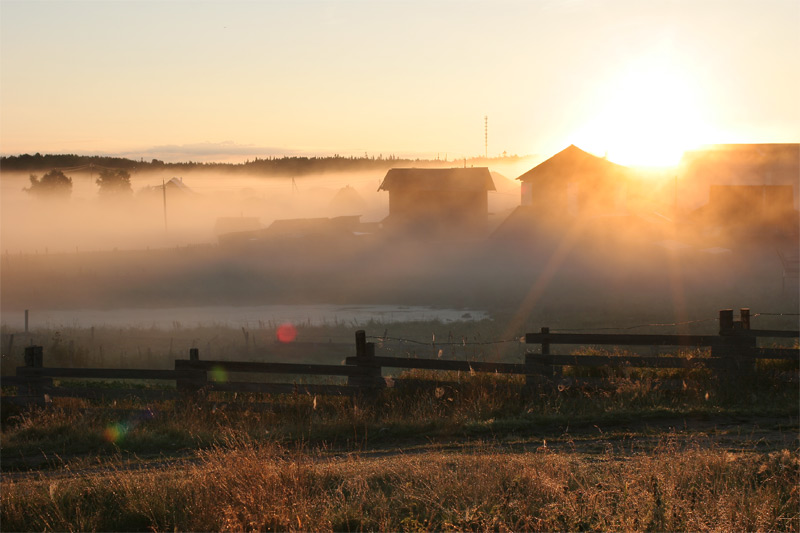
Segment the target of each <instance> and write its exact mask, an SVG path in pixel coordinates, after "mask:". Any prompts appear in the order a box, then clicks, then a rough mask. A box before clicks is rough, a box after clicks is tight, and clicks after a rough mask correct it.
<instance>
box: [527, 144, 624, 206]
mask: <svg viewBox="0 0 800 533" xmlns="http://www.w3.org/2000/svg"><path fill="white" fill-rule="evenodd" d="M631 177H632V171H631V170H630V169H629V168H628V167H624V166H622V165H618V164H616V163H612V162H611V161H608V160H607V159H605V158H602V157H597V156H595V155H592V154H590V153H588V152H585V151H583V150H581V149H580V148H578V147H577V146H575V145H574V144H572V145H570V146H568V147H567V148H565V149H564V150H562V151H560V152H558V153H557V154H556V155H554V156H553V157H551V158H550V159H548V160H546V161H544V162H543V163H540V164H539V165H537V166H536V167H534V168H532V169H531V170H529V171H528V172H526V173H524V174H522V175H521V176H520V177H518V178H517V179H518V180H520V181H521V182H522V190H521V204H522V205H523V206H533V207H535V208H537V209H539V210H542V211H544V212H546V213H557V214H568V215H579V214H580V215H584V214H588V215H597V214H611V213H619V212H623V211H625V207H626V205H625V204H626V198H627V189H628V185H629V182H630V179H631Z"/></svg>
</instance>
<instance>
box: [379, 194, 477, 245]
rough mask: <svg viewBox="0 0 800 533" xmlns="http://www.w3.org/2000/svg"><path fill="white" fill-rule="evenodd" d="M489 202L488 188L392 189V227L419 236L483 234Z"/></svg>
mask: <svg viewBox="0 0 800 533" xmlns="http://www.w3.org/2000/svg"><path fill="white" fill-rule="evenodd" d="M488 215H489V203H488V197H487V194H486V191H452V190H442V191H415V190H393V191H390V192H389V220H388V221H387V226H388V229H391V230H394V231H400V232H405V233H409V234H414V235H417V236H426V235H427V236H431V237H433V238H442V237H470V236H483V235H485V233H486V230H487V224H488Z"/></svg>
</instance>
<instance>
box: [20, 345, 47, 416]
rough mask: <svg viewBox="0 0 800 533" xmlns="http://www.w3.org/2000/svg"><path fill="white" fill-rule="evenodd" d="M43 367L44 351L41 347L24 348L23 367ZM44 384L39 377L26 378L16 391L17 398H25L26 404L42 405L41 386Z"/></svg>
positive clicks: (42, 379)
mask: <svg viewBox="0 0 800 533" xmlns="http://www.w3.org/2000/svg"><path fill="white" fill-rule="evenodd" d="M43 366H44V351H43V348H42V347H41V346H26V347H25V367H26V368H42V367H43ZM44 384H45V380H44V378H42V377H41V376H30V375H29V376H28V379H27V383H26V384H24V385H20V386H19V387H18V389H17V394H18V395H19V396H23V397H25V401H26V402H30V403H44V396H43V393H42V386H43V385H44Z"/></svg>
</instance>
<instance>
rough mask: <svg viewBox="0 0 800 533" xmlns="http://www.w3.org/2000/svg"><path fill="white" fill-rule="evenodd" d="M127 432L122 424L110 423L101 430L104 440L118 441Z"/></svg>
mask: <svg viewBox="0 0 800 533" xmlns="http://www.w3.org/2000/svg"><path fill="white" fill-rule="evenodd" d="M127 432H128V428H126V427H125V426H124V425H123V424H111V425H109V426H108V427H106V429H105V430H104V431H103V439H105V441H106V442H119V441H120V440H121V439H122V438H123V437H124V436H125V433H127Z"/></svg>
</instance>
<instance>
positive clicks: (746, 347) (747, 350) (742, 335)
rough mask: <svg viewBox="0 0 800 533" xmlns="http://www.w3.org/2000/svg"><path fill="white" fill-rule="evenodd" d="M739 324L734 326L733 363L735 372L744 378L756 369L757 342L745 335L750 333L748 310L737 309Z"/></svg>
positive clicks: (744, 308) (754, 338)
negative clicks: (735, 368)
mask: <svg viewBox="0 0 800 533" xmlns="http://www.w3.org/2000/svg"><path fill="white" fill-rule="evenodd" d="M739 316H740V319H739V322H738V323H737V324H736V326H738V327H736V328H735V336H736V345H735V348H734V350H735V352H734V361H735V363H736V367H737V371H738V372H739V373H740V375H741V376H746V375H747V374H748V373H749V374H752V372H753V371H755V369H756V359H755V353H754V352H755V350H754V348H755V347H756V345H757V343H758V340H757V339H756V337H752V336H750V335H748V334H747V332H748V331H750V309H748V308H747V307H742V308H741V309H739Z"/></svg>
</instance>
